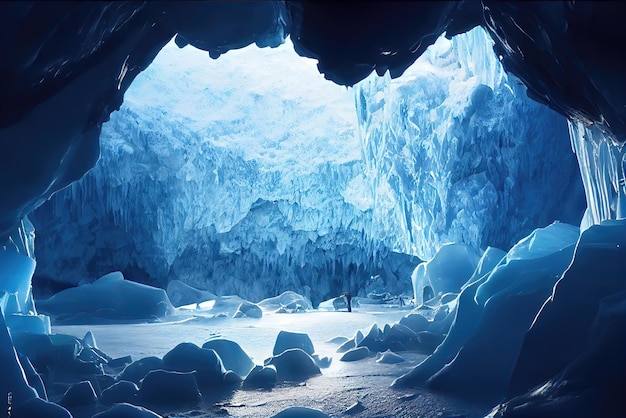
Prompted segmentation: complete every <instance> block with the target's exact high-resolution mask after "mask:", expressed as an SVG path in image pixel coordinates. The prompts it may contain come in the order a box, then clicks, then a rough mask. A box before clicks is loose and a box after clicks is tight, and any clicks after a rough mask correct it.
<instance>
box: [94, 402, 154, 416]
mask: <svg viewBox="0 0 626 418" xmlns="http://www.w3.org/2000/svg"><path fill="white" fill-rule="evenodd" d="M92 418H161V415H159V414H157V413H156V412H152V411H150V410H149V409H146V408H143V407H141V406H136V405H131V404H128V403H119V404H117V405H115V406H114V407H113V408H111V409H107V410H106V411H104V412H100V413H98V414H96V415H94V416H93V417H92Z"/></svg>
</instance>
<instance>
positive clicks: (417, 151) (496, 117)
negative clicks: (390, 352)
mask: <svg viewBox="0 0 626 418" xmlns="http://www.w3.org/2000/svg"><path fill="white" fill-rule="evenodd" d="M492 46H493V41H492V40H491V39H490V37H489V35H487V34H486V33H485V31H484V30H483V29H481V28H475V29H473V30H471V31H469V32H468V33H465V34H462V35H457V36H455V37H453V38H452V39H451V40H448V39H446V38H444V37H441V38H439V39H438V40H437V42H436V43H435V44H434V45H432V46H431V47H429V48H428V49H427V50H426V52H425V53H424V54H423V55H422V56H421V57H420V58H419V59H418V60H417V61H416V62H415V64H413V65H412V66H411V67H409V68H408V69H407V70H406V71H405V72H404V74H403V76H402V77H400V78H397V79H394V80H392V79H391V78H390V77H389V75H388V74H386V75H385V76H383V77H378V76H376V75H375V74H373V75H371V76H369V77H368V78H367V79H365V80H364V81H362V82H360V83H359V84H357V85H356V86H355V97H356V106H357V114H358V115H359V131H360V138H361V141H362V147H363V155H364V160H365V161H364V162H365V166H366V175H367V177H368V178H371V179H373V183H374V190H375V196H376V197H378V198H380V199H381V200H382V199H384V200H383V201H382V202H380V204H376V205H375V211H378V213H379V215H378V217H379V218H380V219H393V220H394V222H395V223H397V224H399V225H401V228H400V229H399V230H395V231H394V237H395V239H396V248H401V249H403V251H405V252H409V253H412V254H416V255H418V256H419V257H420V258H422V259H429V258H432V256H433V255H434V254H435V252H436V251H437V250H438V249H439V248H440V247H441V246H442V245H443V244H446V243H450V242H458V243H465V244H467V245H470V246H472V247H474V248H476V249H483V248H485V247H487V246H494V247H501V248H510V246H511V245H513V244H514V243H515V242H516V241H517V240H519V239H521V238H522V237H524V236H526V235H527V234H528V233H530V232H531V231H532V230H533V229H534V228H536V227H538V226H545V225H547V224H549V223H550V222H552V221H554V220H555V219H557V220H561V221H563V222H568V223H573V224H577V223H578V222H580V218H581V216H582V211H583V200H582V196H581V194H582V190H580V176H579V174H578V173H577V168H576V161H575V159H574V158H571V157H570V156H571V151H570V150H569V147H568V146H567V138H568V133H567V122H566V120H565V118H563V117H562V116H560V115H558V114H556V113H554V112H550V111H548V110H547V109H546V108H545V107H544V106H541V105H539V104H537V103H536V102H534V101H532V100H530V99H529V98H527V97H526V91H525V90H526V89H525V87H524V86H523V85H522V84H521V82H520V81H519V80H517V79H516V78H515V76H512V75H507V74H506V73H505V72H504V69H503V68H502V65H501V63H500V62H499V61H498V59H497V58H496V56H495V55H494V53H493V51H492ZM553 173H558V175H554V174H553ZM539 179H541V180H539ZM529 195H533V196H534V197H535V198H534V199H528V196H529ZM389 201H392V202H393V204H392V205H391V206H388V205H389V203H388V202H389ZM537 202H542V203H541V204H540V205H538V204H537Z"/></svg>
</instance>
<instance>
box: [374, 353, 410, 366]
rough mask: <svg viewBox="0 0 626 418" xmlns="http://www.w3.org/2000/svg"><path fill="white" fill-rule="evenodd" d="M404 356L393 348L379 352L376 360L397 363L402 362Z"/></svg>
mask: <svg viewBox="0 0 626 418" xmlns="http://www.w3.org/2000/svg"><path fill="white" fill-rule="evenodd" d="M403 361H404V358H402V357H400V356H399V355H397V354H396V353H394V352H393V351H391V350H387V351H385V352H384V353H378V355H377V358H376V362H377V363H385V364H396V363H402V362H403Z"/></svg>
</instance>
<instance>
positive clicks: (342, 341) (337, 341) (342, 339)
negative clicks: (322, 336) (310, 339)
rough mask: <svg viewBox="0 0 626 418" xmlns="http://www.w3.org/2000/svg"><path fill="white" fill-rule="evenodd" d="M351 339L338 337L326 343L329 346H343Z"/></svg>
mask: <svg viewBox="0 0 626 418" xmlns="http://www.w3.org/2000/svg"><path fill="white" fill-rule="evenodd" d="M348 340H349V338H348V337H344V336H337V337H333V338H331V339H329V340H326V341H324V342H325V343H327V344H336V345H341V344H343V343H345V342H346V341H348Z"/></svg>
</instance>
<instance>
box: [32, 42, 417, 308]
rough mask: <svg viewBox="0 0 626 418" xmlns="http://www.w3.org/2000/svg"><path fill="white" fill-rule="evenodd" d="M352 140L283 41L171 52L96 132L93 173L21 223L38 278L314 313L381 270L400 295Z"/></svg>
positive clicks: (344, 121) (400, 280)
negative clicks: (277, 302)
mask: <svg viewBox="0 0 626 418" xmlns="http://www.w3.org/2000/svg"><path fill="white" fill-rule="evenodd" d="M251 61H252V62H258V63H259V64H258V65H254V66H251V65H250V64H249V63H250V62H251ZM303 79H304V80H307V82H305V83H303V82H302V80H303ZM355 129H356V116H355V113H354V103H353V96H352V92H350V91H347V90H346V89H345V88H343V87H340V86H336V85H334V84H332V83H329V82H328V81H325V80H324V79H323V77H322V76H321V75H320V74H319V73H318V72H317V70H316V68H315V64H314V62H313V61H312V60H304V59H302V58H300V57H298V56H297V55H296V54H295V53H294V52H293V51H292V50H290V49H289V45H285V46H284V47H281V48H276V49H272V50H259V49H257V48H246V49H244V50H239V51H230V52H229V53H228V54H225V55H223V56H222V57H220V58H219V60H218V61H213V60H210V59H209V57H208V56H207V55H206V53H203V52H202V51H199V50H196V49H193V48H184V49H182V50H180V49H178V48H177V47H176V46H175V45H174V44H173V43H171V44H169V45H168V46H166V48H164V50H163V51H162V52H161V53H160V54H159V56H158V57H157V59H156V60H155V62H154V63H153V64H152V65H151V66H150V68H148V69H147V70H146V71H145V72H144V73H142V74H141V75H140V76H139V77H138V78H137V80H136V81H135V83H134V84H133V86H132V87H131V88H130V89H129V91H128V92H127V95H126V100H125V104H124V105H123V106H122V108H121V109H120V111H118V112H116V113H114V114H113V115H112V117H111V120H110V122H108V123H107V124H105V125H104V127H103V133H102V137H101V148H102V152H101V158H100V161H99V162H98V165H97V166H96V167H95V168H94V169H93V170H91V171H90V172H89V173H88V174H87V175H86V176H85V177H84V178H83V179H82V180H81V181H79V182H77V183H75V184H73V185H72V186H70V187H69V188H67V189H66V190H64V191H62V192H60V193H58V194H56V195H55V196H54V197H53V198H52V199H51V200H50V201H49V202H48V203H46V204H45V205H43V206H42V208H41V209H39V210H38V211H36V213H35V214H34V215H33V221H34V222H35V224H36V226H37V230H38V239H37V257H38V261H39V265H40V268H39V270H38V273H37V274H38V275H39V276H40V279H45V278H46V277H47V278H50V279H52V280H53V281H60V282H65V283H70V284H76V283H80V282H90V281H93V280H94V279H96V278H97V277H99V276H100V275H102V274H105V273H107V272H109V271H111V270H117V269H119V270H122V271H124V274H125V276H126V277H128V278H129V279H134V280H139V281H143V282H147V283H150V284H157V285H161V286H165V285H166V284H167V282H168V281H169V280H173V279H178V280H182V281H184V282H185V283H188V284H190V285H193V286H196V287H199V288H203V289H207V290H209V291H211V292H214V293H217V294H239V295H241V296H242V297H245V298H249V299H252V300H255V299H261V298H263V297H268V296H274V295H276V294H279V293H281V292H283V291H286V290H294V291H297V292H300V293H302V294H304V295H306V296H308V297H309V298H311V299H312V300H313V301H314V302H319V301H321V300H322V299H324V298H328V297H334V296H337V295H338V294H340V293H342V292H344V291H346V290H350V291H352V292H354V293H355V294H357V293H358V290H361V291H363V290H364V283H366V282H367V279H369V278H370V276H374V275H377V274H380V275H381V276H382V277H383V278H384V279H385V281H386V284H387V286H388V288H389V290H392V291H397V292H400V291H407V293H408V292H409V291H410V279H409V275H410V271H411V269H412V268H413V266H414V265H415V264H416V262H417V261H418V260H415V259H414V257H411V256H407V255H400V254H396V253H394V252H393V251H392V250H393V248H392V247H391V246H389V245H387V242H388V241H391V240H387V239H386V238H385V235H384V234H383V233H382V232H381V231H380V227H379V225H378V224H377V223H376V222H375V220H374V219H373V218H372V215H373V210H372V202H373V197H372V195H371V191H370V186H369V182H368V181H367V180H366V179H365V178H364V177H363V175H362V171H363V170H362V163H361V153H360V149H359V143H358V140H357V137H356V134H355ZM386 226H388V225H386ZM412 259H413V261H411V260H412ZM405 270H406V271H405Z"/></svg>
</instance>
